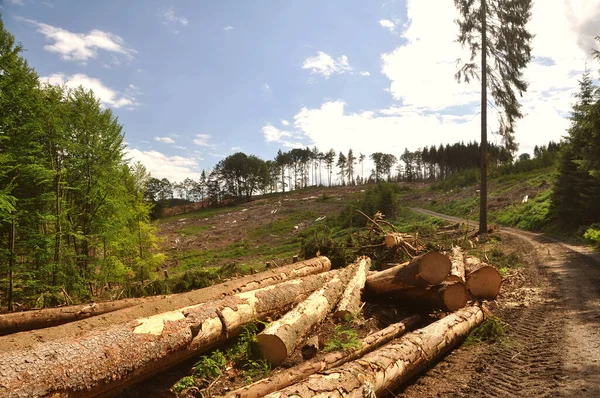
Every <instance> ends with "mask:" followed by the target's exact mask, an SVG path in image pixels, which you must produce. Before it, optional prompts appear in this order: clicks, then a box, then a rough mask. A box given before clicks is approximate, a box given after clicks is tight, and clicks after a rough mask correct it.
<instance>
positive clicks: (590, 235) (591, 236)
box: [583, 224, 600, 246]
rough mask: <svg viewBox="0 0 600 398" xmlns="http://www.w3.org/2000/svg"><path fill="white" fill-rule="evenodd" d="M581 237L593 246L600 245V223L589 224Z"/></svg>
mask: <svg viewBox="0 0 600 398" xmlns="http://www.w3.org/2000/svg"><path fill="white" fill-rule="evenodd" d="M583 237H584V238H585V239H586V240H588V241H589V242H590V243H592V244H594V245H595V246H600V224H594V225H591V226H590V227H589V228H588V229H587V230H586V231H585V233H584V234H583Z"/></svg>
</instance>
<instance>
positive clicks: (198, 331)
mask: <svg viewBox="0 0 600 398" xmlns="http://www.w3.org/2000/svg"><path fill="white" fill-rule="evenodd" d="M338 274H339V272H338V271H337V270H336V271H330V272H328V273H323V274H318V275H310V276H307V277H304V278H302V279H294V280H291V281H287V282H282V283H280V284H277V285H273V286H269V287H265V288H262V289H258V290H252V291H250V292H245V293H239V294H236V295H234V296H229V297H226V298H224V299H221V300H216V301H212V302H209V303H202V304H198V305H194V306H190V307H186V308H181V309H178V310H175V311H170V312H166V313H162V314H158V315H154V316H151V317H148V318H142V319H136V320H134V321H131V322H126V323H123V324H118V325H113V326H111V327H109V328H107V329H102V330H97V331H94V332H89V333H87V334H86V335H84V336H82V337H80V338H78V339H70V338H63V339H58V340H54V341H49V342H43V343H40V344H38V345H36V346H35V347H33V348H32V349H31V350H27V351H22V350H21V351H20V350H12V351H10V350H7V351H4V352H2V353H0V396H2V397H24V396H27V397H30V396H31V397H38V396H52V395H53V394H56V393H60V394H65V395H68V396H69V397H94V396H97V395H100V394H102V395H109V394H111V393H115V392H116V391H117V390H118V389H121V388H124V387H126V386H128V385H130V384H132V383H133V382H139V381H141V380H143V379H145V378H147V377H149V376H151V375H152V374H154V373H156V372H158V371H162V370H164V369H166V368H167V367H169V366H172V365H175V364H177V363H180V362H182V361H184V360H186V359H188V358H190V357H192V356H195V355H198V354H199V353H202V352H205V351H207V350H209V349H211V348H213V347H214V346H215V345H216V344H222V343H223V341H225V340H226V339H227V338H229V337H232V336H235V335H236V334H237V333H239V331H240V329H241V328H242V326H244V325H245V324H248V323H250V322H254V321H256V320H259V319H265V318H266V317H268V316H273V315H275V314H277V313H281V312H284V311H286V310H287V309H289V308H290V307H291V306H293V305H294V304H296V303H298V302H300V301H302V300H303V299H304V298H306V297H307V296H308V295H309V294H310V293H312V292H313V291H315V290H318V289H320V288H321V287H322V286H323V285H324V283H326V282H328V281H329V280H331V279H332V278H336V276H337V275H338ZM336 279H338V278H336Z"/></svg>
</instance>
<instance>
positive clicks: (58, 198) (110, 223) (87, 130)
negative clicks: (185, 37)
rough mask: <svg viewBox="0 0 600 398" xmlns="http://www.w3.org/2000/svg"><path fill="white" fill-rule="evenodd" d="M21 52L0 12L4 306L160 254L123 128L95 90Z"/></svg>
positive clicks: (99, 279) (112, 275)
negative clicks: (42, 72) (66, 80)
mask: <svg viewBox="0 0 600 398" xmlns="http://www.w3.org/2000/svg"><path fill="white" fill-rule="evenodd" d="M21 52H22V48H21V46H20V45H16V44H15V39H14V37H13V36H12V35H11V34H10V33H8V32H7V31H6V30H5V29H4V25H3V22H2V20H1V19H0V302H1V305H2V306H3V307H4V306H8V308H9V309H13V307H14V304H15V302H19V303H23V302H25V301H26V300H27V299H32V298H35V299H37V304H38V305H41V306H43V305H49V304H57V300H59V301H60V300H66V297H72V298H80V297H82V296H83V297H85V296H89V295H92V294H95V293H98V291H99V290H101V289H100V288H102V287H104V286H107V285H109V284H111V283H123V282H124V281H126V280H128V279H131V278H134V277H139V278H145V277H147V275H148V269H149V268H150V267H151V266H152V263H153V262H156V261H160V257H157V256H156V255H154V254H151V252H150V248H151V247H152V242H153V230H152V227H151V225H150V223H149V213H150V206H151V205H150V203H148V202H147V201H146V200H144V193H145V191H146V184H147V182H148V180H149V178H150V176H149V174H148V173H147V172H146V170H145V168H144V166H142V165H141V164H135V165H133V166H129V165H128V160H127V159H126V157H125V153H124V143H123V131H122V126H121V125H120V124H119V123H118V120H117V118H116V117H115V116H114V115H113V114H112V112H111V111H110V110H109V109H102V107H101V106H100V103H99V101H98V100H97V99H96V98H95V96H94V94H93V93H92V92H90V91H85V90H84V89H82V88H79V89H76V90H66V89H65V88H64V87H59V86H50V85H41V84H40V82H39V80H38V76H37V74H36V72H35V71H34V70H33V69H32V68H31V67H30V66H29V65H28V64H27V62H26V61H25V60H24V59H23V58H22V56H21ZM65 293H66V294H65ZM67 295H68V296H67Z"/></svg>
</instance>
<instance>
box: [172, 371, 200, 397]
mask: <svg viewBox="0 0 600 398" xmlns="http://www.w3.org/2000/svg"><path fill="white" fill-rule="evenodd" d="M195 385H196V378H195V377H194V376H185V377H184V378H182V379H181V380H179V381H178V382H177V383H175V385H174V386H173V388H172V390H173V392H174V393H175V394H176V395H177V396H179V394H181V393H182V392H183V390H187V389H188V388H190V387H194V386H195Z"/></svg>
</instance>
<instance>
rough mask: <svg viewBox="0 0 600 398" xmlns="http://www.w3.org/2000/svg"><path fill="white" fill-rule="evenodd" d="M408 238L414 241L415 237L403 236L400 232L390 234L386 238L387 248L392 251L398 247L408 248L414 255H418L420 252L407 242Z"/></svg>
mask: <svg viewBox="0 0 600 398" xmlns="http://www.w3.org/2000/svg"><path fill="white" fill-rule="evenodd" d="M406 238H409V239H413V240H414V237H413V236H411V235H406V234H401V233H398V232H390V233H388V234H387V235H386V236H385V247H387V248H388V249H391V248H393V247H398V246H406V247H408V248H409V249H411V250H412V251H413V253H418V252H419V251H418V250H417V249H416V248H415V247H414V246H413V245H411V244H410V243H408V242H407V241H406Z"/></svg>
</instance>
